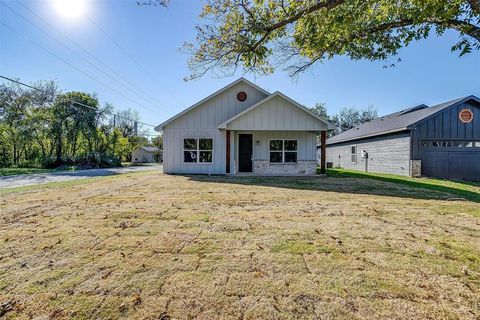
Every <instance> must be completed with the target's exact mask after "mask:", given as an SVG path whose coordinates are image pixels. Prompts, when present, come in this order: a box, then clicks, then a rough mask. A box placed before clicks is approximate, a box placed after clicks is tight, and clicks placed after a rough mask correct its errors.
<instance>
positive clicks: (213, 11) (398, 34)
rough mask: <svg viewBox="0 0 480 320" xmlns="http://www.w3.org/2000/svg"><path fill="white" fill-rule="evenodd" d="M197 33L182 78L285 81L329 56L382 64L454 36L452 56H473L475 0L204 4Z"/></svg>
mask: <svg viewBox="0 0 480 320" xmlns="http://www.w3.org/2000/svg"><path fill="white" fill-rule="evenodd" d="M201 16H202V17H203V18H205V20H206V21H207V23H206V24H204V25H200V26H197V36H196V43H195V44H188V43H187V44H185V46H184V50H185V51H186V52H188V53H189V54H191V58H190V60H189V67H190V69H191V74H190V76H189V77H188V78H187V80H188V79H196V78H199V77H201V76H202V75H204V74H205V73H206V72H208V71H209V70H210V71H213V72H216V73H220V74H221V75H229V74H232V73H233V72H234V71H235V70H236V69H237V68H238V67H241V68H243V69H244V70H245V71H246V72H253V73H256V74H260V75H265V74H269V73H272V72H273V71H274V69H275V67H277V66H282V67H283V68H284V69H285V70H286V71H288V72H289V74H290V75H291V76H296V75H298V74H299V73H300V72H302V71H305V70H306V69H308V68H309V67H310V66H311V65H313V64H314V63H316V62H319V61H324V60H326V59H331V58H333V57H334V56H338V55H342V56H347V57H349V58H350V59H352V60H360V59H366V60H371V61H373V60H383V61H386V60H388V59H389V58H391V57H393V56H396V55H397V53H398V50H399V49H400V48H402V47H405V46H408V45H409V44H410V43H411V42H412V41H416V40H421V39H425V38H427V37H428V36H429V35H431V34H435V35H437V36H441V35H442V34H443V33H444V32H445V31H446V30H454V31H456V32H457V33H458V35H459V39H458V41H457V42H456V43H454V44H452V50H453V51H458V52H459V53H460V55H464V54H466V53H469V52H471V51H472V50H480V0H451V1H444V0H443V1H442V0H398V1H392V0H302V1H298V0H208V1H207V4H206V5H205V6H204V8H203V11H202V14H201Z"/></svg>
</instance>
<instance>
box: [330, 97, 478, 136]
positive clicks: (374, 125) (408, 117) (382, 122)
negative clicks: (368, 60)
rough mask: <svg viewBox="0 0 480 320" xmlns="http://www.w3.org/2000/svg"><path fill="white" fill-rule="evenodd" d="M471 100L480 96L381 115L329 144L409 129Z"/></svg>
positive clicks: (348, 131) (422, 105)
mask: <svg viewBox="0 0 480 320" xmlns="http://www.w3.org/2000/svg"><path fill="white" fill-rule="evenodd" d="M470 100H474V101H477V102H478V103H480V99H479V98H478V97H476V96H473V95H471V96H468V97H464V98H459V99H455V100H451V101H447V102H444V103H441V104H438V105H435V106H432V107H428V106H427V105H424V104H421V105H418V106H415V107H412V108H408V109H405V110H402V111H399V112H395V113H392V114H389V115H386V116H383V117H379V118H376V119H373V120H372V121H369V122H366V123H364V124H361V125H359V126H357V127H355V128H352V129H350V130H347V131H344V132H342V133H340V134H338V135H336V136H333V137H331V138H330V139H328V140H327V145H329V144H335V143H340V142H346V141H351V140H357V139H362V138H368V137H374V136H378V135H383V134H388V133H394V132H400V131H405V130H409V129H410V128H412V127H413V126H415V125H416V124H417V123H419V122H420V121H423V120H425V119H427V118H429V117H431V116H433V115H434V114H436V113H437V112H440V111H442V110H444V109H446V108H450V107H452V106H455V105H457V104H460V103H463V102H466V101H470Z"/></svg>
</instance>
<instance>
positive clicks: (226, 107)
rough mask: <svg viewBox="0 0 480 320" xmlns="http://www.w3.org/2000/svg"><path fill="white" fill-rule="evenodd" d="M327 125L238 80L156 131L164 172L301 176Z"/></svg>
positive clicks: (309, 168) (312, 168)
mask: <svg viewBox="0 0 480 320" xmlns="http://www.w3.org/2000/svg"><path fill="white" fill-rule="evenodd" d="M331 128H332V126H331V125H330V124H328V123H327V122H326V121H325V120H323V119H321V118H319V117H317V116H316V115H314V114H312V113H311V112H310V111H309V110H308V109H306V108H305V107H303V106H302V105H300V104H299V103H297V102H295V101H293V100H292V99H290V98H288V97H287V96H285V95H284V94H282V93H280V92H275V93H273V94H271V93H269V92H267V91H266V90H264V89H262V88H260V87H259V86H257V85H255V84H253V83H252V82H250V81H248V80H246V79H244V78H240V79H238V80H236V81H234V82H233V83H231V84H229V85H228V86H226V87H224V88H222V89H220V90H219V91H217V92H215V93H213V94H211V95H210V96H208V97H206V98H205V99H203V100H201V101H200V102H198V103H196V104H194V105H193V106H191V107H190V108H188V109H186V110H184V111H183V112H181V113H179V114H177V115H176V116H174V117H173V118H171V119H169V120H168V121H166V122H164V123H162V124H160V125H159V126H158V127H156V128H155V130H157V131H163V143H164V149H163V150H164V166H163V170H164V172H165V173H181V174H197V173H198V174H232V175H235V174H238V173H246V174H256V175H302V174H314V173H315V172H316V136H317V135H319V134H321V136H322V137H323V138H324V139H325V137H326V131H327V130H328V129H331ZM323 167H325V161H324V162H323Z"/></svg>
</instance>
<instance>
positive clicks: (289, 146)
mask: <svg viewBox="0 0 480 320" xmlns="http://www.w3.org/2000/svg"><path fill="white" fill-rule="evenodd" d="M297 147H298V141H297V140H280V139H279V140H270V162H271V163H296V162H297Z"/></svg>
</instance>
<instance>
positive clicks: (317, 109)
mask: <svg viewBox="0 0 480 320" xmlns="http://www.w3.org/2000/svg"><path fill="white" fill-rule="evenodd" d="M309 109H310V111H312V112H313V113H314V114H316V115H317V116H319V117H320V118H322V119H325V120H327V121H329V119H330V117H329V116H328V111H327V106H326V104H325V103H320V102H317V103H316V104H315V106H314V107H312V108H309Z"/></svg>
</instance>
